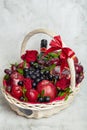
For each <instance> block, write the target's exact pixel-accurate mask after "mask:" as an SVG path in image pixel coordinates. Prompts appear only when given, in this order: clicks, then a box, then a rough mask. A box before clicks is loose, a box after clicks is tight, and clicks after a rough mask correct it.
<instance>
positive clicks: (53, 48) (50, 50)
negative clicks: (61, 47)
mask: <svg viewBox="0 0 87 130" xmlns="http://www.w3.org/2000/svg"><path fill="white" fill-rule="evenodd" d="M56 50H58V48H57V47H50V48H49V49H48V50H47V51H46V52H45V55H47V54H48V53H50V52H53V51H56Z"/></svg>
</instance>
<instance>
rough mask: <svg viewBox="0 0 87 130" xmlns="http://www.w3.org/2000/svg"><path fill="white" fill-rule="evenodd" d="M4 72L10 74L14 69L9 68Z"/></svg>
mask: <svg viewBox="0 0 87 130" xmlns="http://www.w3.org/2000/svg"><path fill="white" fill-rule="evenodd" d="M4 72H5V73H6V74H8V75H11V73H12V71H11V70H9V69H5V70H4Z"/></svg>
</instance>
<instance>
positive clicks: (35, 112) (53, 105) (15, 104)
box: [2, 29, 80, 118]
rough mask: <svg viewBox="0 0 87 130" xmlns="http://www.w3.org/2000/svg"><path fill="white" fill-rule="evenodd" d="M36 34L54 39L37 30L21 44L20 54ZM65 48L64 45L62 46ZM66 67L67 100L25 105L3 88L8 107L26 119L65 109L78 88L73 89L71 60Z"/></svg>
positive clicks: (73, 74)
mask: <svg viewBox="0 0 87 130" xmlns="http://www.w3.org/2000/svg"><path fill="white" fill-rule="evenodd" d="M38 33H44V34H47V35H49V36H50V37H52V38H53V37H54V36H55V35H56V34H55V33H52V32H50V31H48V30H45V29H37V30H34V31H32V32H30V33H28V34H27V35H26V36H25V38H24V40H23V43H22V46H21V54H23V53H24V51H25V47H26V44H27V41H28V40H29V39H30V38H31V37H32V36H33V35H35V34H38ZM63 46H65V45H63ZM68 65H69V68H70V75H71V83H70V88H71V89H72V93H71V94H70V95H69V97H68V99H67V100H61V101H53V102H50V103H46V104H45V103H38V104H32V103H25V102H21V101H19V100H17V99H15V98H13V97H12V96H11V95H10V94H8V93H7V92H6V91H5V89H4V88H2V93H3V95H4V97H5V98H6V100H7V101H8V102H9V105H10V106H11V108H12V109H13V110H14V111H16V112H17V114H18V115H21V116H25V117H27V118H42V117H49V116H51V115H53V114H56V113H58V112H59V111H60V110H63V109H65V108H66V107H68V106H69V105H70V103H71V102H72V101H73V99H74V97H75V95H76V94H77V92H78V91H79V88H80V87H79V85H78V87H75V68H74V62H73V59H72V58H68Z"/></svg>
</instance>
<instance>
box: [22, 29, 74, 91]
mask: <svg viewBox="0 0 87 130" xmlns="http://www.w3.org/2000/svg"><path fill="white" fill-rule="evenodd" d="M38 33H44V34H47V35H49V36H50V37H52V38H53V37H54V36H56V35H57V34H56V33H53V32H51V31H49V30H46V29H36V30H33V31H31V32H29V33H28V34H27V35H26V36H25V38H24V40H23V42H22V45H21V55H22V54H24V52H25V48H26V45H27V42H28V40H29V39H30V38H31V37H32V36H33V35H35V34H38ZM63 46H64V43H63ZM68 65H69V68H70V75H71V83H70V88H71V89H72V91H74V89H75V67H74V61H73V59H72V58H68Z"/></svg>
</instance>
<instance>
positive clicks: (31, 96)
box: [26, 89, 38, 102]
mask: <svg viewBox="0 0 87 130" xmlns="http://www.w3.org/2000/svg"><path fill="white" fill-rule="evenodd" d="M26 96H27V98H28V100H29V102H36V101H37V99H38V92H37V91H36V90H35V89H30V91H27V92H26Z"/></svg>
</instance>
